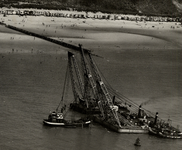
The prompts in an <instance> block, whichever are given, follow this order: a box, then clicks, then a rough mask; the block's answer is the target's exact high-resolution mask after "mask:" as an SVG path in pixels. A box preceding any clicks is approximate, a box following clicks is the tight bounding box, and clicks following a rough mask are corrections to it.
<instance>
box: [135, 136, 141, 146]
mask: <svg viewBox="0 0 182 150" xmlns="http://www.w3.org/2000/svg"><path fill="white" fill-rule="evenodd" d="M134 145H135V146H141V143H140V138H137V139H136V141H135V143H134Z"/></svg>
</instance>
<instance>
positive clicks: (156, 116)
mask: <svg viewBox="0 0 182 150" xmlns="http://www.w3.org/2000/svg"><path fill="white" fill-rule="evenodd" d="M157 118H158V112H156V115H155V120H154V124H156V123H157Z"/></svg>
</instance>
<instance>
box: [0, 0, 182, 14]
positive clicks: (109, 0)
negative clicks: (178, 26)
mask: <svg viewBox="0 0 182 150" xmlns="http://www.w3.org/2000/svg"><path fill="white" fill-rule="evenodd" d="M20 2H21V3H20ZM22 2H26V3H22ZM0 3H1V7H2V6H6V5H8V6H9V7H10V6H13V7H19V8H21V7H32V8H46V9H67V8H75V9H77V10H86V11H102V12H108V13H125V14H144V15H159V16H161V15H162V16H180V15H181V14H182V0H53V1H50V0H0ZM16 3H17V4H16Z"/></svg>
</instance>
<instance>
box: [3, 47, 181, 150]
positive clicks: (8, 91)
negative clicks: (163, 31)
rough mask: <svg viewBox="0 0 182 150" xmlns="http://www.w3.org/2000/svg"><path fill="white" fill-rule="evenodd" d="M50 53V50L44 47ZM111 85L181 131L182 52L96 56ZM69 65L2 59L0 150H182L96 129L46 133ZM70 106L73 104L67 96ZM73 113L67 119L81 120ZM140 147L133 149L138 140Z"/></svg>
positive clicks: (60, 60) (40, 58)
mask: <svg viewBox="0 0 182 150" xmlns="http://www.w3.org/2000/svg"><path fill="white" fill-rule="evenodd" d="M45 49H46V47H45ZM96 53H97V54H98V55H101V56H103V58H97V57H96V58H94V60H95V61H96V63H97V66H98V67H99V70H100V71H101V72H102V74H103V75H104V77H105V78H106V79H107V81H108V83H110V85H111V86H112V87H113V88H114V89H115V90H117V91H118V92H120V93H122V94H123V95H125V96H126V97H128V98H129V99H131V100H133V101H134V102H135V103H137V104H141V103H145V102H146V103H145V105H143V107H144V108H146V109H148V110H150V111H151V112H153V113H155V112H158V113H159V116H160V117H161V118H163V119H165V120H168V119H171V120H172V124H173V125H174V126H175V127H176V126H177V125H180V127H179V128H180V129H181V130H182V127H181V126H182V115H181V114H182V109H181V108H182V103H181V101H182V95H181V90H182V76H181V70H182V60H181V56H182V54H181V51H180V50H177V49H176V50H175V49H174V50H167V51H166V50H165V51H164V50H151V51H138V50H127V51H110V50H100V51H97V52H96ZM66 64H67V54H66V52H64V53H62V54H52V53H50V54H49V53H40V52H37V51H36V52H35V51H34V52H33V53H31V51H29V53H20V52H16V51H15V52H14V53H12V52H11V51H10V52H7V53H5V52H3V53H0V110H1V114H0V149H2V150H93V149H94V150H136V149H140V150H152V149H155V150H181V148H182V142H181V140H171V139H163V138H159V137H156V136H152V135H148V134H120V133H116V132H113V131H110V130H108V129H106V128H104V127H102V126H101V125H99V124H96V123H93V124H92V125H91V126H90V127H89V128H75V129H70V128H61V127H47V126H44V125H43V123H42V121H43V119H45V118H47V117H48V114H49V112H50V111H52V110H55V109H56V107H57V105H58V103H59V101H60V100H61V95H62V89H63V83H64V79H65V71H66ZM66 92H67V94H66V98H67V99H66V102H68V105H69V102H71V101H72V100H73V94H72V92H71V87H70V90H68V91H66ZM79 116H80V114H79V113H75V112H72V111H70V113H69V114H68V116H67V117H68V118H69V119H71V118H75V117H79ZM138 137H139V138H140V140H141V145H142V146H141V147H135V146H134V143H135V140H136V138H138Z"/></svg>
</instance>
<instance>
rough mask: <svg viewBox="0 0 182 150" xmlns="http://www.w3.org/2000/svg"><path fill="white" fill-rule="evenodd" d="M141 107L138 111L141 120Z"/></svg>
mask: <svg viewBox="0 0 182 150" xmlns="http://www.w3.org/2000/svg"><path fill="white" fill-rule="evenodd" d="M141 107H142V106H141V105H140V106H139V109H138V118H141Z"/></svg>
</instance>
